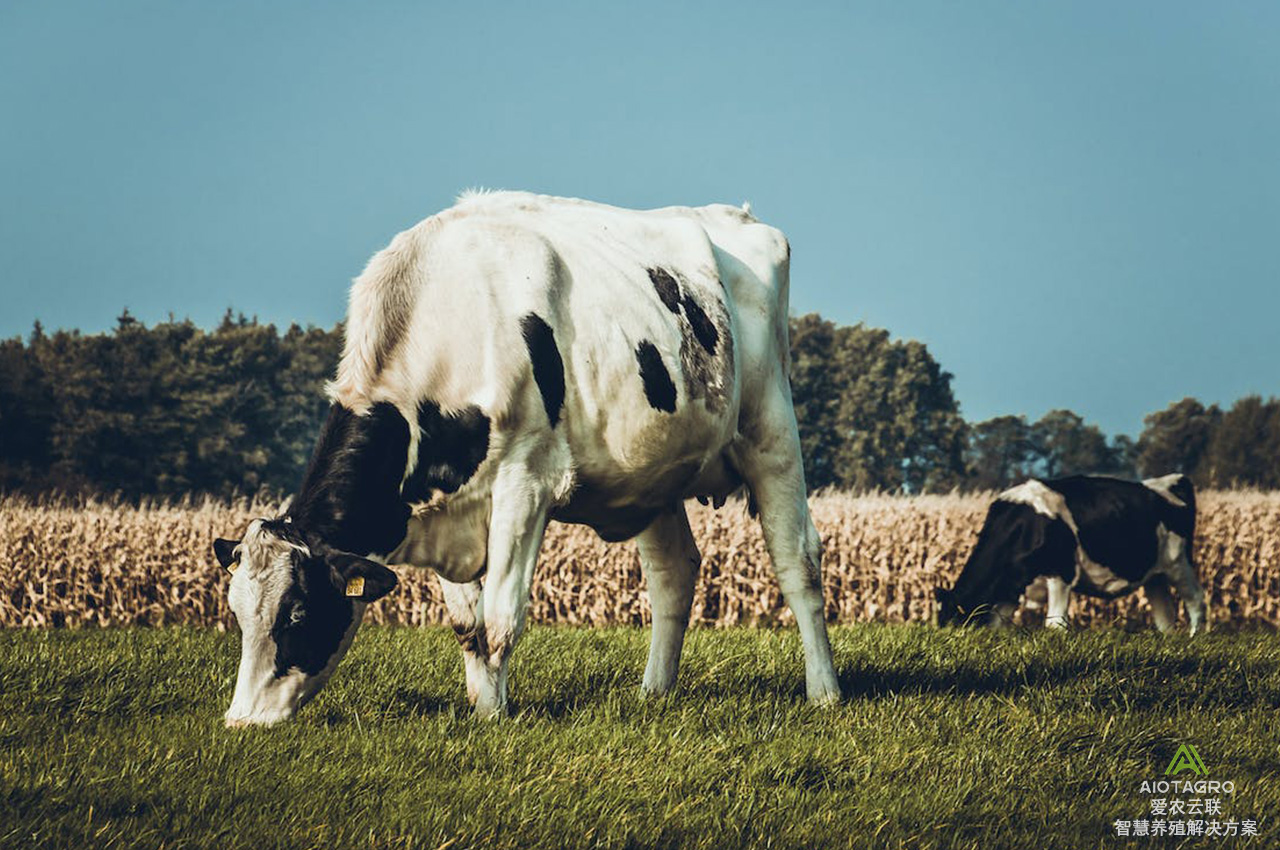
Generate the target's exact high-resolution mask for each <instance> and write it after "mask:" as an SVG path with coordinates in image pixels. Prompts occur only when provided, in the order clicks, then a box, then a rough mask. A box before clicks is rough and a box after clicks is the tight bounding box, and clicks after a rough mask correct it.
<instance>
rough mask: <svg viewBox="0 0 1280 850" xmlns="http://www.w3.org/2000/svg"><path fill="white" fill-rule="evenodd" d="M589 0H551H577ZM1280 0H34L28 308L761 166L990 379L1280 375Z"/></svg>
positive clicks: (1235, 383)
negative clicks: (438, 223)
mask: <svg viewBox="0 0 1280 850" xmlns="http://www.w3.org/2000/svg"><path fill="white" fill-rule="evenodd" d="M553 5H554V9H553V8H552V6H553ZM1277 44H1280V5H1278V4H1275V3H1207V2H1195V3H1173V2H1158V3H1139V2H1128V0H1126V2H1123V3H1116V2H1105V3H1078V2H1073V3H1060V4H1051V3H1015V2H996V3H985V2H964V3H955V2H922V3H879V4H853V3H829V4H828V3H812V4H785V5H784V4H781V3H774V4H768V5H758V4H752V3H741V2H732V3H672V4H667V3H663V2H649V3H643V4H639V3H607V2H584V3H576V4H558V5H556V4H518V5H517V4H493V3H448V4H443V3H441V4H426V3H413V4H403V5H400V4H386V3H348V4H343V5H338V4H330V3H314V2H312V3H305V4H304V3H287V2H271V3H239V2H219V3H186V2H157V3H134V2H93V3H76V4H70V3H63V2H52V0H43V1H42V2H16V0H15V2H5V3H3V4H2V5H0V287H2V290H0V294H3V306H2V307H0V336H11V335H15V334H19V333H26V332H27V331H28V330H29V329H30V326H31V323H32V320H33V319H35V318H37V317H38V318H40V319H41V320H42V321H43V322H44V323H45V325H46V326H47V327H51V328H52V327H79V328H82V329H85V330H91V331H96V330H101V329H105V328H108V327H110V326H111V325H112V324H113V321H114V317H115V316H116V315H118V314H119V312H120V309H121V308H122V307H125V306H127V307H128V308H129V309H130V310H131V311H132V312H133V313H134V314H135V315H137V316H139V317H141V318H143V319H144V320H146V321H148V322H150V321H155V320H157V319H160V318H163V317H164V316H165V315H166V314H168V313H169V312H173V313H175V314H177V315H178V316H179V317H183V316H189V317H191V318H192V319H194V320H195V321H196V322H198V323H200V324H202V325H206V326H207V325H211V324H213V323H214V322H216V320H217V319H218V318H219V316H220V315H221V314H222V312H223V311H224V310H225V309H226V308H227V307H232V308H234V309H236V310H238V311H243V312H245V313H247V314H254V315H257V316H258V317H260V318H261V319H263V320H266V321H272V322H277V323H283V324H287V323H288V322H289V321H291V320H297V321H300V322H313V323H317V324H322V325H330V324H332V323H333V322H334V321H336V320H337V319H339V318H340V317H341V314H342V311H343V308H344V306H345V295H346V288H347V286H348V283H349V281H350V279H351V278H352V277H353V276H355V275H356V274H357V273H358V272H359V271H360V269H361V267H362V266H363V264H364V261H365V259H366V258H367V257H368V255H369V254H370V253H372V252H373V251H374V250H376V249H377V248H379V247H381V246H382V245H383V244H385V243H386V242H387V241H388V240H389V238H390V237H391V236H392V235H393V234H394V233H395V232H397V231H398V230H401V229H403V228H405V227H406V226H408V225H411V224H412V223H414V222H415V221H417V220H419V219H421V218H423V217H425V216H426V215H429V214H431V213H432V212H435V211H437V210H439V209H441V208H443V207H445V206H448V205H449V204H450V203H451V200H452V198H453V196H454V195H455V193H456V192H457V191H459V190H460V189H463V188H465V187H468V186H489V187H503V188H524V189H531V190H534V191H539V192H548V193H554V194H563V195H576V196H581V197H587V198H593V199H598V200H603V201H607V202H611V203H615V204H621V205H624V206H638V207H646V206H659V205H665V204H671V203H689V204H701V203H707V202H712V201H727V202H732V203H738V202H741V201H743V200H748V199H749V200H750V201H751V202H752V204H753V206H754V209H755V211H756V213H757V214H758V215H759V216H760V217H761V218H763V219H765V220H767V221H769V222H771V223H773V224H776V225H778V226H780V227H782V228H783V229H784V230H786V231H787V233H788V234H789V236H790V237H791V242H792V247H793V250H794V261H793V273H792V309H793V311H795V312H807V311H811V310H817V311H820V312H822V313H823V314H824V315H826V316H828V317H830V318H833V319H836V320H838V321H841V322H856V321H866V322H868V323H870V324H873V325H877V326H882V327H887V328H889V329H890V330H891V331H892V332H893V333H894V334H895V335H896V336H901V337H912V338H916V339H920V340H923V341H924V342H926V343H927V344H928V345H929V347H930V349H931V350H932V351H933V353H934V355H935V356H936V357H937V358H938V359H939V360H940V361H941V363H942V364H943V366H944V367H945V368H947V369H948V370H950V371H951V372H953V373H954V374H955V376H956V377H955V389H956V392H957V395H958V397H959V399H960V402H961V405H962V409H963V412H964V414H965V415H966V416H967V417H969V418H971V419H982V418H986V417H989V416H993V415H997V414H1002V413H1026V414H1028V415H1030V416H1032V417H1038V416H1039V415H1041V414H1042V413H1044V412H1045V411H1046V410H1048V409H1050V408H1053V407H1069V408H1072V409H1074V410H1076V411H1077V412H1079V413H1081V414H1082V415H1084V416H1085V417H1086V418H1087V419H1088V420H1090V421H1094V422H1097V423H1098V424H1100V425H1101V426H1102V427H1103V428H1104V429H1106V430H1107V431H1108V432H1116V431H1125V432H1130V433H1136V432H1137V431H1138V430H1139V429H1140V427H1141V419H1142V416H1143V414H1145V413H1147V412H1150V411H1151V410H1154V409H1158V408H1160V407H1163V406H1164V405H1165V404H1167V403H1168V402H1170V401H1171V400H1174V399H1177V398H1181V397H1182V396H1184V395H1196V396H1199V397H1201V398H1202V399H1205V400H1217V401H1226V402H1230V401H1232V400H1234V399H1235V398H1236V397H1238V396H1240V395H1243V394H1246V393H1250V392H1260V393H1263V394H1264V395H1265V394H1271V393H1277V392H1280V332H1277V322H1278V321H1280V274H1278V272H1280V208H1278V207H1280V203H1278V201H1280V49H1278V48H1277Z"/></svg>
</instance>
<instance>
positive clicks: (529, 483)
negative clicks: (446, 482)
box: [476, 464, 548, 717]
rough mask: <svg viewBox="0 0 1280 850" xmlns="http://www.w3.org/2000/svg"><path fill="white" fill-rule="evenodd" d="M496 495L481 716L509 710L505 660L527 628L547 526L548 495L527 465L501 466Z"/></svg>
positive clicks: (479, 699)
mask: <svg viewBox="0 0 1280 850" xmlns="http://www.w3.org/2000/svg"><path fill="white" fill-rule="evenodd" d="M492 498H493V509H492V515H491V517H490V520H489V547H488V555H489V560H488V573H487V575H486V576H485V580H484V617H483V621H484V630H485V638H486V647H485V648H486V650H487V652H488V655H487V657H486V658H485V659H484V664H483V667H482V669H481V670H479V671H478V672H479V673H480V675H479V676H478V677H477V678H478V679H479V681H478V683H477V684H478V688H477V694H476V714H477V715H479V716H481V717H494V716H496V715H500V714H502V713H503V712H504V711H505V710H506V706H507V661H508V659H509V658H510V657H511V651H512V650H513V649H514V648H515V644H516V641H517V640H519V638H520V634H521V632H523V631H524V620H525V613H526V611H527V610H528V607H529V588H530V586H531V585H532V583H533V569H534V566H535V564H536V562H537V560H538V548H539V546H541V545H542V534H543V532H544V531H546V527H547V503H548V500H547V498H546V496H545V494H544V492H543V490H542V489H541V487H540V486H539V485H538V483H537V481H536V480H535V478H534V476H532V475H530V474H529V472H528V470H527V469H526V468H525V467H524V466H523V465H521V464H508V465H507V466H505V467H504V468H503V469H500V470H498V473H497V476H496V479H495V481H494V485H493V497H492Z"/></svg>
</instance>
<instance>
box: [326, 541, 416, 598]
mask: <svg viewBox="0 0 1280 850" xmlns="http://www.w3.org/2000/svg"><path fill="white" fill-rule="evenodd" d="M325 561H326V562H327V563H328V564H329V575H330V577H331V578H332V579H333V586H334V587H336V588H338V592H339V593H341V594H342V595H343V596H350V597H351V598H353V599H359V600H360V601H361V602H376V601H377V600H379V599H381V598H382V597H384V596H386V595H387V594H388V593H390V592H391V591H392V590H394V589H395V586H396V582H397V581H399V579H397V578H396V574H395V573H393V572H392V571H391V570H389V569H387V568H386V567H384V566H383V565H382V564H379V563H378V562H377V561H370V560H369V559H368V558H361V557H360V556H359V555H352V554H350V553H348V552H330V553H329V554H327V555H326V556H325Z"/></svg>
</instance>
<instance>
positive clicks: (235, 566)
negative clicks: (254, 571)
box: [227, 561, 240, 573]
mask: <svg viewBox="0 0 1280 850" xmlns="http://www.w3.org/2000/svg"><path fill="white" fill-rule="evenodd" d="M238 569H240V562H239V561H232V562H231V566H229V567H227V572H229V573H234V572H235V571H236V570H238Z"/></svg>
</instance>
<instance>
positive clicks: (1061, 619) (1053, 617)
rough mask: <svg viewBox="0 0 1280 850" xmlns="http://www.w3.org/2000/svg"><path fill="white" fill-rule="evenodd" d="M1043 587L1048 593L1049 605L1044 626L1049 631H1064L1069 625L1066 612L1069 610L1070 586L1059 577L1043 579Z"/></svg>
mask: <svg viewBox="0 0 1280 850" xmlns="http://www.w3.org/2000/svg"><path fill="white" fill-rule="evenodd" d="M1045 587H1046V588H1047V589H1048V591H1049V603H1048V607H1047V609H1046V611H1045V615H1044V624H1045V627H1046V628H1050V629H1065V628H1066V627H1067V626H1068V625H1070V621H1069V620H1068V612H1069V611H1070V610H1071V586H1070V585H1068V584H1067V583H1066V581H1065V580H1063V579H1062V578H1060V577H1059V576H1049V577H1048V578H1046V579H1045Z"/></svg>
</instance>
